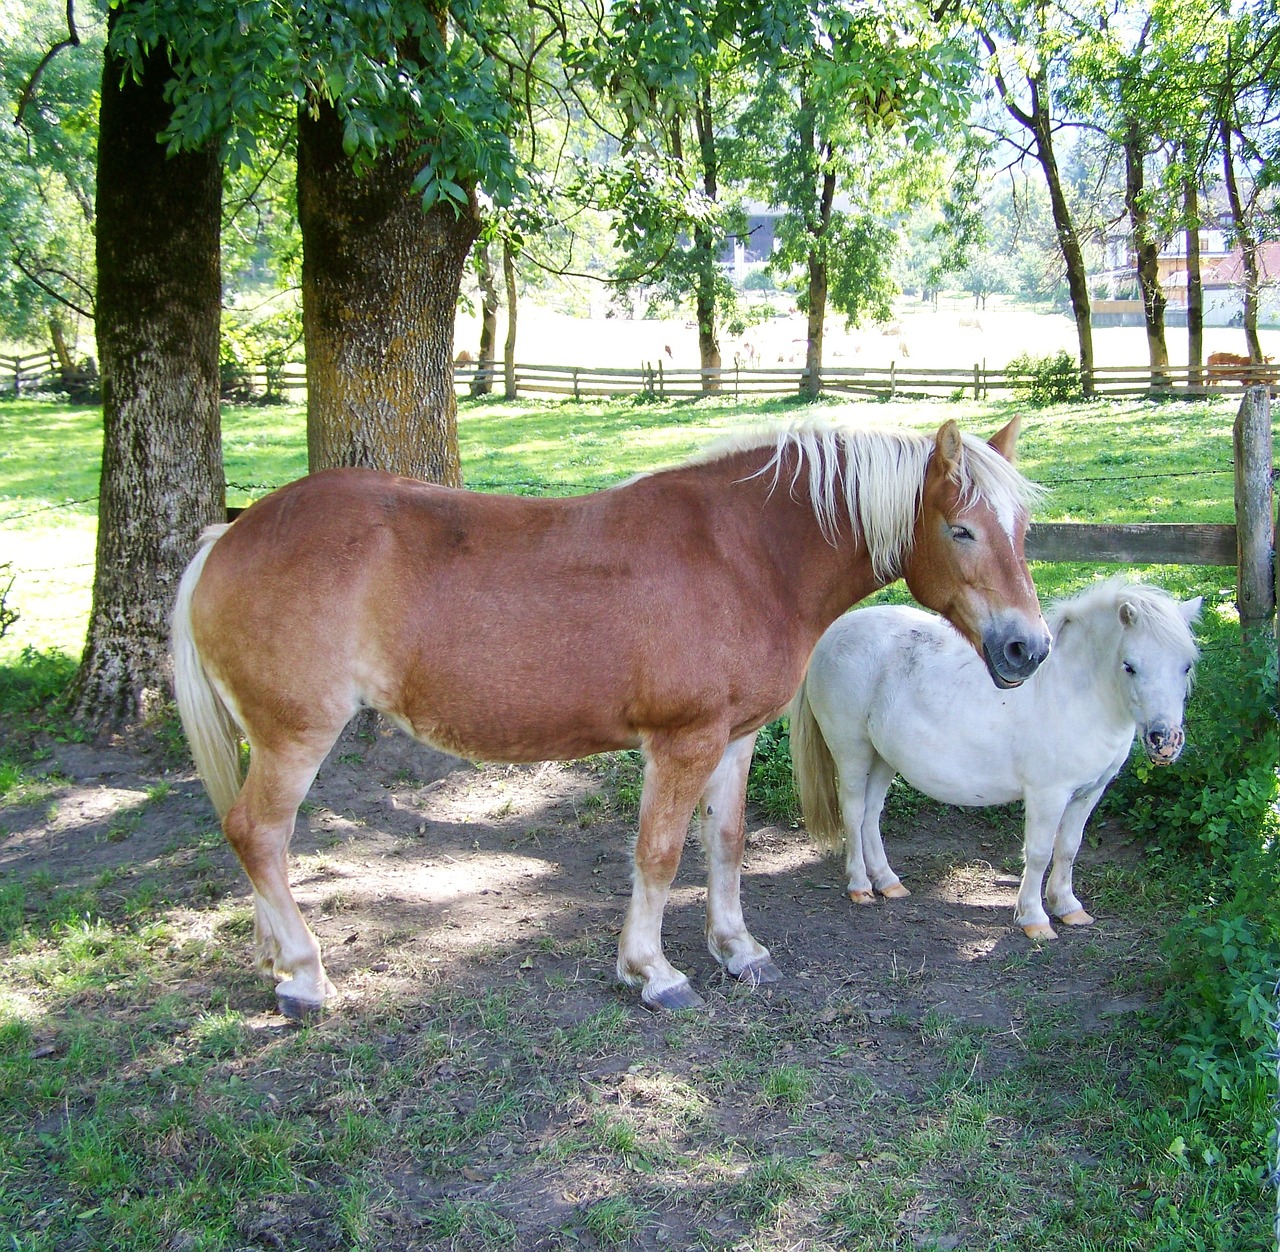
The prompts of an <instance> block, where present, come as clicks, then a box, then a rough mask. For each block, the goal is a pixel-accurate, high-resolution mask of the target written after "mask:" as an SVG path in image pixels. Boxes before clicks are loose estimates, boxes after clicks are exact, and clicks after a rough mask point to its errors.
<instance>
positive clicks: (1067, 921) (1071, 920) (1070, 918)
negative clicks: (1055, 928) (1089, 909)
mask: <svg viewBox="0 0 1280 1252" xmlns="http://www.w3.org/2000/svg"><path fill="white" fill-rule="evenodd" d="M1058 920H1059V921H1060V922H1061V923H1062V924H1063V925H1064V926H1092V925H1093V918H1092V917H1091V916H1090V915H1089V914H1088V913H1086V912H1085V911H1084V909H1076V910H1075V912H1073V913H1063V914H1062V915H1061V916H1060V917H1059V918H1058Z"/></svg>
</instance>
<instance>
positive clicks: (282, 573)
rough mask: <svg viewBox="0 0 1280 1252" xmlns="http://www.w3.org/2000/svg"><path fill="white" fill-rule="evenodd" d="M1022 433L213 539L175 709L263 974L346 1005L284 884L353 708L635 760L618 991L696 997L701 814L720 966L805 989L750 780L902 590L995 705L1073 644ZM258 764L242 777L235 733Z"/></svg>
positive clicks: (303, 489)
mask: <svg viewBox="0 0 1280 1252" xmlns="http://www.w3.org/2000/svg"><path fill="white" fill-rule="evenodd" d="M1016 437H1017V422H1016V421H1015V422H1011V423H1010V424H1009V426H1007V427H1005V429H1004V430H1002V431H1001V432H1000V433H999V434H998V435H996V437H995V438H994V439H992V440H991V446H990V447H989V446H988V445H987V444H984V443H983V442H982V441H981V440H978V439H974V438H972V437H969V436H964V437H962V436H961V434H960V432H959V430H958V429H957V428H956V425H955V423H954V422H950V421H949V422H947V423H945V424H944V425H943V426H942V428H941V429H940V430H939V431H938V432H937V435H936V437H931V436H926V435H919V434H914V433H907V432H889V431H869V430H843V429H841V428H839V427H837V426H834V425H831V424H825V423H812V422H811V423H806V424H802V425H798V426H795V427H792V428H790V429H786V430H781V431H778V430H771V431H769V432H768V434H767V435H766V436H764V437H760V436H758V435H757V436H756V437H752V438H746V437H744V438H742V439H739V440H737V441H734V442H731V443H727V444H724V445H721V446H719V447H717V448H714V449H712V450H710V451H709V452H707V453H706V454H704V455H703V456H702V457H700V458H697V459H696V460H693V461H691V462H689V463H687V464H684V465H681V466H678V467H676V468H674V469H668V470H664V471H661V472H658V473H654V474H651V475H647V476H642V477H640V478H637V479H634V480H632V481H630V482H628V483H625V484H623V485H621V486H618V487H614V488H611V489H609V490H607V491H600V492H596V493H594V494H591V495H586V496H580V497H576V498H571V499H528V498H516V497H505V496H493V495H482V494H478V493H473V492H468V491H459V490H454V489H450V488H446V487H438V486H433V485H430V484H427V483H421V482H414V481H410V480H407V479H403V478H396V477H393V476H391V475H389V474H383V473H378V472H374V471H369V470H356V469H346V470H329V471H326V472H324V473H319V474H314V475H312V476H310V477H308V478H303V479H301V480H299V481H298V482H295V483H292V484H290V485H289V486H286V487H282V488H280V489H279V490H278V491H275V492H273V493H272V494H271V495H269V496H267V497H265V498H264V499H262V500H260V501H258V502H257V503H256V504H254V505H253V506H252V507H251V508H249V509H247V510H246V511H245V512H244V513H243V514H242V515H241V516H240V517H239V518H238V519H237V520H236V521H235V522H234V523H233V524H232V525H231V526H217V527H212V528H210V530H209V531H208V532H207V533H206V534H205V536H204V538H203V541H202V544H201V547H200V550H199V551H198V552H197V554H196V556H195V558H194V559H193V560H192V562H191V564H190V566H189V567H188V569H187V572H186V574H185V575H184V577H183V579H182V583H181V586H180V588H179V591H178V597H177V604H176V607H175V610H174V620H173V634H174V668H175V684H176V689H177V694H178V706H179V709H180V711H181V713H182V721H183V726H184V728H185V730H186V733H187V738H188V740H189V741H190V744H191V749H192V752H193V755H194V757H195V761H196V765H197V767H198V768H199V771H200V774H201V776H202V777H203V779H204V781H205V785H206V787H207V788H208V790H209V794H210V796H211V797H212V799H213V802H214V805H215V807H216V808H217V810H218V812H219V814H220V815H221V817H222V822H223V829H224V830H225V832H226V835H227V839H228V840H229V841H230V843H231V845H232V847H233V848H234V849H235V851H236V854H237V855H238V856H239V858H240V861H241V863H242V864H243V865H244V868H245V870H246V871H247V873H248V875H249V879H250V881H251V882H252V884H253V898H254V912H255V937H256V941H257V961H258V967H259V969H260V970H261V972H262V973H263V974H264V975H265V976H267V977H269V978H275V979H277V980H278V985H277V987H276V995H277V998H278V1002H279V1005H280V1008H281V1011H282V1012H284V1013H285V1014H286V1015H288V1016H295V1017H296V1016H303V1015H306V1014H307V1013H309V1012H311V1011H313V1010H315V1009H317V1008H319V1006H320V1005H321V1004H322V1003H323V1001H324V999H325V997H326V996H327V995H329V994H330V993H331V992H332V990H333V988H332V985H331V984H330V982H329V979H328V978H327V977H326V975H325V972H324V967H323V965H322V963H321V959H320V947H319V944H318V943H317V942H316V939H315V936H314V935H313V934H312V933H311V931H310V930H309V929H308V927H307V925H306V923H305V922H304V921H303V918H302V915H301V913H300V912H299V911H298V907H297V904H296V903H295V901H294V899H293V896H292V894H291V892H290V890H289V880H288V871H287V863H286V861H287V857H286V854H287V848H288V843H289V839H290V836H291V835H292V833H293V828H294V820H295V816H296V814H297V810H298V805H299V803H300V802H301V800H302V799H303V797H304V796H305V795H306V793H307V790H308V788H309V787H310V786H311V782H312V780H313V778H314V777H315V774H316V770H317V768H318V767H319V765H320V763H321V761H323V760H324V758H325V755H326V754H327V753H328V751H329V749H330V748H331V747H332V745H333V743H334V741H335V740H336V738H337V736H338V734H339V733H340V731H341V730H342V728H343V726H344V725H345V724H346V722H347V721H348V720H349V719H350V718H351V716H352V715H353V714H354V713H355V712H356V711H357V710H358V709H359V708H361V707H362V706H368V707H372V708H375V709H379V710H380V711H381V712H383V713H384V714H385V715H386V716H388V717H389V718H391V719H392V720H393V721H394V722H396V723H397V724H398V725H400V726H402V727H403V728H404V729H405V730H407V731H408V732H409V733H410V734H412V735H414V736H416V737H417V738H419V739H421V740H424V741H425V742H427V743H431V744H434V745H436V746H437V747H440V748H443V749H445V750H446V751H449V752H453V753H456V754H458V755H461V756H466V757H473V758H481V759H487V760H496V761H540V760H551V759H571V758H576V757H583V756H587V755H590V754H594V753H597V752H606V751H611V750H615V749H619V748H629V747H637V746H638V747H640V748H641V749H643V752H644V756H645V770H644V789H643V794H642V799H641V805H640V832H639V837H638V839H637V841H636V846H635V876H634V882H633V890H632V898H631V905H630V908H629V909H628V912H627V918H626V922H625V924H624V926H623V929H622V937H621V941H620V944H619V952H618V976H619V978H620V979H621V980H622V981H623V982H625V983H628V984H630V985H631V986H636V987H639V988H640V994H641V998H642V999H643V1000H644V1002H645V1003H646V1004H648V1005H651V1006H657V1007H663V1008H686V1007H691V1006H695V1005H697V1004H700V1003H701V1000H700V998H699V996H698V995H697V993H696V992H695V991H694V990H693V989H692V988H691V987H690V985H689V981H688V979H687V978H686V977H685V976H684V974H682V973H680V971H679V970H677V969H676V968H674V967H673V966H672V965H671V964H670V963H669V962H668V961H667V959H666V957H665V956H664V955H663V950H662V915H663V909H664V907H665V904H666V900H667V895H668V891H669V889H670V886H671V882H672V879H673V878H674V876H675V872H676V867H677V864H678V862H679V860H680V853H681V849H682V847H683V845H684V839H685V833H686V831H687V829H688V826H689V822H690V818H691V816H692V814H693V812H694V809H695V807H697V806H698V805H699V804H701V818H702V820H701V826H700V829H701V836H702V842H703V844H704V845H705V848H706V854H707V861H708V869H707V879H708V886H707V945H708V947H709V948H710V950H711V952H712V954H713V955H714V956H715V958H716V959H717V960H718V961H719V962H720V963H721V964H722V965H724V966H725V967H726V968H727V969H728V971H729V972H730V973H731V974H733V975H734V976H735V977H737V978H739V979H743V980H746V981H748V982H752V983H756V982H767V981H773V980H775V979H777V978H779V977H780V974H779V972H778V970H777V968H776V966H775V965H774V964H773V962H772V961H771V960H770V958H769V952H768V950H767V949H766V948H765V947H763V946H762V945H761V944H759V943H757V942H756V940H755V939H754V938H752V936H751V935H750V933H748V931H747V928H746V925H745V923H744V921H743V917H742V905H741V901H740V890H739V888H740V872H741V861H742V847H743V829H744V818H743V806H744V796H745V791H746V780H747V770H748V766H749V765H750V762H751V750H752V745H753V744H754V742H755V735H756V731H757V730H759V728H760V727H761V726H762V725H763V724H764V723H765V722H767V721H769V720H770V719H771V718H773V717H776V716H777V715H779V714H780V713H781V712H782V711H783V710H784V709H785V708H786V706H787V702H788V701H789V700H790V699H791V696H792V694H793V693H794V692H795V690H796V687H797V685H798V684H799V682H800V678H801V676H802V675H803V673H804V668H805V663H806V661H807V660H808V657H809V654H810V652H811V651H812V650H813V646H814V644H815V643H816V642H817V639H818V637H819V635H821V634H822V632H823V630H824V629H825V628H826V627H827V626H828V625H829V624H830V623H831V622H832V621H833V620H834V619H835V618H836V617H837V616H838V615H839V614H841V613H843V612H844V611H845V610H846V609H847V608H849V606H850V605H852V604H853V603H854V602H855V601H856V600H859V599H861V598H862V597H863V596H865V595H867V594H868V593H869V592H871V591H874V590H875V589H876V588H878V587H880V586H883V585H884V584H885V583H887V582H889V581H892V580H893V579H895V578H898V577H899V576H901V577H905V578H906V580H907V584H908V586H909V587H910V588H911V590H912V592H913V594H914V595H915V596H916V598H917V599H918V600H920V601H921V602H922V603H924V604H926V605H929V606H930V607H932V608H935V609H937V610H939V611H940V612H942V613H944V614H946V616H947V617H948V618H950V620H951V621H952V622H953V623H954V624H955V626H956V627H957V628H958V629H959V630H960V631H961V633H962V634H963V635H964V636H965V637H966V638H967V639H968V640H969V641H970V643H972V644H973V646H974V647H975V648H977V649H978V650H979V651H980V653H981V654H982V656H983V657H984V658H985V660H986V662H987V665H988V668H989V670H990V672H991V675H992V677H993V678H994V679H995V681H996V682H997V683H998V684H1002V685H1008V686H1012V685H1016V684H1017V683H1019V682H1021V681H1022V680H1023V679H1024V678H1026V677H1027V676H1028V675H1030V674H1031V673H1032V672H1033V671H1034V670H1035V668H1036V666H1037V665H1038V664H1039V663H1040V661H1041V660H1042V659H1043V658H1044V657H1045V655H1046V654H1047V652H1048V649H1049V635H1048V631H1047V629H1046V627H1045V625H1044V622H1043V620H1042V619H1041V617H1040V608H1039V603H1038V601H1037V600H1036V594H1035V589H1034V587H1033V586H1032V583H1031V578H1030V576H1029V574H1028V572H1027V567H1026V563H1025V561H1024V559H1023V551H1022V544H1023V537H1024V533H1025V529H1026V524H1027V513H1026V504H1027V501H1028V499H1029V498H1030V497H1031V495H1032V493H1033V489H1032V488H1031V487H1030V484H1028V483H1027V482H1026V480H1025V479H1023V478H1022V476H1021V475H1019V474H1018V473H1017V471H1016V470H1014V469H1013V468H1012V465H1011V464H1010V458H1011V455H1012V450H1013V444H1014V441H1015V439H1016ZM240 736H243V737H244V738H245V739H247V741H248V743H249V746H250V756H249V769H248V775H247V777H246V778H245V779H244V780H243V783H242V781H241V773H240V755H239V738H240Z"/></svg>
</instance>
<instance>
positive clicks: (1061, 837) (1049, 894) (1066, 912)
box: [1045, 779, 1110, 926]
mask: <svg viewBox="0 0 1280 1252" xmlns="http://www.w3.org/2000/svg"><path fill="white" fill-rule="evenodd" d="M1107 781H1110V780H1109V779H1108V780H1107ZM1106 785H1107V784H1106V783H1105V782H1104V783H1103V784H1102V786H1100V787H1090V788H1089V790H1088V791H1086V792H1083V793H1081V794H1078V795H1074V796H1072V797H1071V803H1070V804H1068V805H1067V807H1066V811H1065V812H1064V813H1063V814H1062V820H1061V822H1059V824H1058V836H1057V838H1056V839H1055V840H1054V843H1053V868H1052V869H1050V871H1049V883H1048V886H1047V887H1046V889H1045V900H1046V902H1047V903H1048V905H1049V912H1050V913H1052V914H1053V916H1054V917H1057V918H1059V919H1060V920H1061V921H1062V922H1063V924H1064V925H1067V926H1092V925H1093V918H1092V917H1091V916H1090V915H1089V914H1088V913H1087V912H1086V911H1085V907H1084V905H1083V904H1081V903H1080V901H1079V900H1078V899H1077V898H1076V893H1075V889H1074V887H1073V885H1072V881H1071V879H1072V871H1073V870H1074V869H1075V863H1076V854H1077V853H1078V852H1079V851H1080V840H1081V837H1082V836H1083V835H1084V827H1085V823H1086V822H1087V821H1088V820H1089V814H1090V813H1092V812H1093V810H1094V809H1095V808H1096V807H1097V804H1098V801H1099V800H1101V799H1102V792H1103V791H1104V789H1105V788H1106Z"/></svg>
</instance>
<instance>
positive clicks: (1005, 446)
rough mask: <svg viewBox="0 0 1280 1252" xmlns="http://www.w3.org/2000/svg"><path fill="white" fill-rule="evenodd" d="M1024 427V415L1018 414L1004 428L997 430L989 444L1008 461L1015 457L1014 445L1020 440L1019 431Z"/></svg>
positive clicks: (988, 441)
mask: <svg viewBox="0 0 1280 1252" xmlns="http://www.w3.org/2000/svg"><path fill="white" fill-rule="evenodd" d="M1021 429H1022V415H1021V414H1018V415H1017V416H1016V417H1014V419H1013V420H1012V421H1011V422H1010V423H1009V424H1008V425H1007V426H1005V427H1004V428H1003V429H1002V430H998V431H996V433H995V434H994V435H992V436H991V438H990V439H988V440H987V445H988V446H989V447H992V448H994V449H995V450H996V451H997V452H998V453H1000V455H1001V456H1002V457H1004V459H1005V460H1006V461H1012V460H1013V459H1014V445H1015V444H1016V443H1017V442H1018V432H1019V431H1020V430H1021Z"/></svg>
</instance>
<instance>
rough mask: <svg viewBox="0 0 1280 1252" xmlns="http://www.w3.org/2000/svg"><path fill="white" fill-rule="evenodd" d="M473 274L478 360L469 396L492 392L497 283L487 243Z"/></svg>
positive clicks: (496, 341) (496, 336)
mask: <svg viewBox="0 0 1280 1252" xmlns="http://www.w3.org/2000/svg"><path fill="white" fill-rule="evenodd" d="M476 273H477V275H478V276H479V279H480V359H479V360H478V361H477V362H476V374H475V377H474V378H473V379H472V380H471V394H472V395H473V396H487V395H489V393H490V392H492V391H493V375H494V351H495V350H496V348H497V344H498V280H497V278H496V277H495V276H494V273H493V258H492V257H491V256H490V255H489V245H488V244H487V243H486V244H485V245H484V246H483V247H482V248H481V249H480V252H479V255H478V256H477V257H476Z"/></svg>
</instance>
